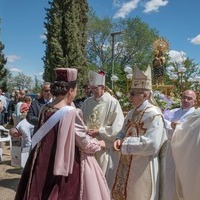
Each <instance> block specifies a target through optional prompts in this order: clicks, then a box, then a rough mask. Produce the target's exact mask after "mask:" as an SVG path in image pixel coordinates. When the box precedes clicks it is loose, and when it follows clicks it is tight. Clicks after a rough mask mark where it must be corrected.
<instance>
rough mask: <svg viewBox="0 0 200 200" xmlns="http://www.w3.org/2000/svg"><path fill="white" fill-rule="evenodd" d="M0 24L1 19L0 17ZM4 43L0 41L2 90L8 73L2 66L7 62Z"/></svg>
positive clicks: (5, 87) (0, 85)
mask: <svg viewBox="0 0 200 200" xmlns="http://www.w3.org/2000/svg"><path fill="white" fill-rule="evenodd" d="M0 24H1V19H0ZM0 33H1V29H0ZM3 50H4V45H3V43H2V42H1V41H0V87H1V88H2V89H3V91H7V86H6V75H7V74H8V70H7V69H6V68H5V67H4V66H5V65H6V63H7V59H6V58H5V55H4V54H3Z"/></svg>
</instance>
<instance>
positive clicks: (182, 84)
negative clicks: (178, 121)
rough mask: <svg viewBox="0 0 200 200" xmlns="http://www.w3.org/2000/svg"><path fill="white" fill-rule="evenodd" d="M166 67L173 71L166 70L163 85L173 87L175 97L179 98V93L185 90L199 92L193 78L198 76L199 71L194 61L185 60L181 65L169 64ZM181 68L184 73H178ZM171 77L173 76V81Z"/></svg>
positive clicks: (176, 63)
mask: <svg viewBox="0 0 200 200" xmlns="http://www.w3.org/2000/svg"><path fill="white" fill-rule="evenodd" d="M167 66H168V67H170V66H172V67H173V70H171V71H170V70H168V73H165V80H166V81H165V83H166V84H167V85H174V91H173V92H174V95H175V96H177V97H180V93H181V92H182V91H184V90H186V89H193V90H195V91H197V92H198V91H199V83H198V82H195V77H196V76H197V75H199V74H200V69H199V67H198V66H197V64H196V63H195V62H194V60H192V59H190V58H186V59H185V60H184V61H183V62H182V63H178V62H169V63H168V64H167ZM181 67H184V68H185V72H182V73H181V72H180V70H179V69H180V68H181ZM173 75H175V78H174V79H173Z"/></svg>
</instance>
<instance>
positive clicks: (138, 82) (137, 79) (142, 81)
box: [131, 66, 152, 90]
mask: <svg viewBox="0 0 200 200" xmlns="http://www.w3.org/2000/svg"><path fill="white" fill-rule="evenodd" d="M131 88H133V89H146V90H152V80H151V67H150V66H148V67H147V70H146V71H145V72H143V71H141V70H140V69H139V68H138V67H137V66H135V68H134V70H133V76H132V86H131Z"/></svg>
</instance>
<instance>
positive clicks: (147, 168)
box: [112, 67, 167, 200]
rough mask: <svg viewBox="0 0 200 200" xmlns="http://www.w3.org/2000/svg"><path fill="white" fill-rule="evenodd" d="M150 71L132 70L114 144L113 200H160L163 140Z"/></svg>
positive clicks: (161, 122) (161, 123) (163, 132)
mask: <svg viewBox="0 0 200 200" xmlns="http://www.w3.org/2000/svg"><path fill="white" fill-rule="evenodd" d="M151 90H152V84H151V68H150V67H148V68H147V70H146V72H142V71H140V70H139V69H138V68H135V70H134V73H133V80H132V87H131V90H130V93H129V100H130V102H131V105H132V107H133V109H132V110H131V111H129V113H128V114H127V116H126V118H125V121H124V125H123V128H122V131H121V132H120V133H119V134H118V136H117V140H116V141H115V142H114V148H115V150H117V151H121V153H122V154H121V157H120V161H119V165H118V170H117V174H116V178H115V182H114V186H113V189H112V199H113V200H133V199H134V200H160V197H159V193H160V191H161V190H162V188H161V187H162V186H161V185H162V183H161V182H160V180H161V177H160V176H161V175H162V174H161V173H162V172H161V166H162V165H161V163H160V156H161V154H162V152H161V150H163V148H164V143H165V141H166V139H167V137H166V130H165V127H164V119H163V117H162V112H161V110H160V109H159V108H158V107H157V106H156V103H155V102H154V99H153V97H152V94H151Z"/></svg>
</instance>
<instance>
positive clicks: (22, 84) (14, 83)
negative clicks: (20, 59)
mask: <svg viewBox="0 0 200 200" xmlns="http://www.w3.org/2000/svg"><path fill="white" fill-rule="evenodd" d="M8 86H9V88H11V89H18V90H24V89H26V90H27V91H31V90H32V87H33V80H32V78H31V77H30V76H27V75H25V74H23V73H18V75H16V76H12V75H11V76H10V77H9V80H8Z"/></svg>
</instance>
